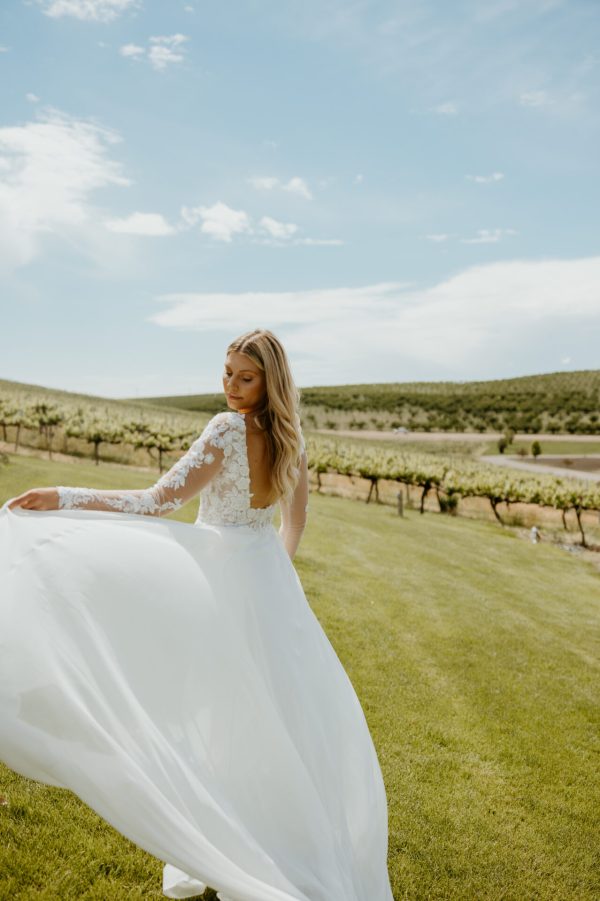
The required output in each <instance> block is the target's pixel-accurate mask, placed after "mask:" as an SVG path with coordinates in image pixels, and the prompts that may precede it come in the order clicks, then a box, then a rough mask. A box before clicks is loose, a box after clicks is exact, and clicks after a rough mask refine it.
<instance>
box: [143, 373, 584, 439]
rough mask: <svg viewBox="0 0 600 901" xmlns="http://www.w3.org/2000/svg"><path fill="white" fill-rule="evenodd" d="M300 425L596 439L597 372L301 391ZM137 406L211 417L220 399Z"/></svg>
mask: <svg viewBox="0 0 600 901" xmlns="http://www.w3.org/2000/svg"><path fill="white" fill-rule="evenodd" d="M301 395H302V406H303V410H304V418H305V419H306V420H307V422H308V423H309V424H311V425H313V426H314V427H315V428H348V427H349V428H356V429H364V428H372V427H373V426H375V427H376V428H381V429H386V428H397V427H399V426H404V427H406V428H409V429H414V430H423V431H452V432H463V431H481V432H484V431H488V430H491V431H503V430H505V429H512V430H513V431H515V432H532V433H533V432H536V433H537V432H550V433H552V432H555V433H556V432H570V433H572V434H574V433H583V434H600V370H598V369H588V370H580V371H578V372H553V373H546V374H541V375H527V376H520V377H518V378H512V379H496V380H492V381H474V382H390V383H385V384H371V385H369V384H365V385H329V386H317V387H312V388H310V387H309V388H302V389H301ZM137 402H138V403H139V402H143V403H151V404H153V405H155V406H161V405H166V406H168V407H177V408H179V409H181V410H193V411H198V412H199V411H202V412H206V413H215V412H217V411H218V410H222V409H223V407H224V404H223V394H222V393H219V394H197V395H184V396H180V397H177V396H170V397H151V398H142V399H139V398H138V400H137Z"/></svg>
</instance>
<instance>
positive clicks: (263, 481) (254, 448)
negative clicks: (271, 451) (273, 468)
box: [246, 418, 277, 509]
mask: <svg viewBox="0 0 600 901" xmlns="http://www.w3.org/2000/svg"><path fill="white" fill-rule="evenodd" d="M246 453H247V456H248V474H249V476H250V492H251V494H252V497H251V500H250V506H251V507H252V508H253V509H256V508H257V507H268V506H270V505H271V504H274V503H275V502H276V500H277V498H275V497H273V496H272V492H273V489H272V486H271V472H270V467H269V458H268V453H267V438H266V435H265V433H264V432H263V431H262V430H258V429H257V430H254V429H252V428H251V427H249V426H248V419H247V418H246Z"/></svg>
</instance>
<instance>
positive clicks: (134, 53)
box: [119, 34, 189, 72]
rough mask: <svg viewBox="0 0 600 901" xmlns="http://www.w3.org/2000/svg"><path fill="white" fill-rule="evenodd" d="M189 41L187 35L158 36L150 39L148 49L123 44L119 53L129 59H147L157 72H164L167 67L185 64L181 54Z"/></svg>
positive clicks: (136, 45)
mask: <svg viewBox="0 0 600 901" xmlns="http://www.w3.org/2000/svg"><path fill="white" fill-rule="evenodd" d="M186 41H189V37H187V35H185V34H172V35H162V36H161V35H158V36H155V37H151V38H150V43H149V45H148V47H142V46H141V45H140V44H123V45H122V46H121V47H120V48H119V53H120V54H121V56H124V57H126V58H128V59H136V60H137V59H141V58H142V57H144V56H145V57H146V59H147V60H148V62H149V63H150V65H151V66H152V68H153V69H155V70H156V71H157V72H164V70H165V69H166V68H167V66H172V65H174V64H175V63H181V62H183V59H184V56H183V53H182V52H181V51H182V50H183V44H184V43H185V42H186Z"/></svg>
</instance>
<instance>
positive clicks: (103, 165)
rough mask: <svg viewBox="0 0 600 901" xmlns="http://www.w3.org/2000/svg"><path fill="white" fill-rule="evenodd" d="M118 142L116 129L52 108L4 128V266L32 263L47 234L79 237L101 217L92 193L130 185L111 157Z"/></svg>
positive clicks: (0, 247) (0, 188)
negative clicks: (28, 119)
mask: <svg viewBox="0 0 600 901" xmlns="http://www.w3.org/2000/svg"><path fill="white" fill-rule="evenodd" d="M118 141H120V137H119V136H118V135H117V134H116V133H115V132H114V131H112V130H110V129H108V128H105V127H103V126H101V125H97V124H95V123H92V122H88V121H85V120H82V119H77V118H75V117H71V116H68V115H66V114H64V113H61V112H60V111H59V110H55V109H52V108H50V109H47V110H46V111H44V112H41V113H38V117H37V119H36V120H35V121H31V122H27V123H26V124H25V125H16V126H5V127H4V128H0V264H2V265H5V266H9V267H15V266H18V265H23V264H25V263H28V262H30V261H31V260H32V259H33V258H34V257H35V256H36V255H37V254H38V253H39V252H40V249H41V245H42V239H43V236H45V235H46V236H51V235H58V236H60V237H63V238H65V237H68V238H69V239H79V238H80V233H81V231H82V229H85V227H87V226H89V225H90V223H93V222H94V221H96V219H97V215H96V211H95V210H94V208H93V207H92V205H91V196H92V195H93V193H94V192H95V191H97V190H99V189H101V188H103V187H106V186H108V185H128V184H129V181H128V179H126V178H125V177H124V176H123V175H122V172H121V166H120V164H119V163H117V162H115V161H113V160H111V159H110V158H109V156H108V150H109V148H110V147H112V146H113V145H114V144H116V143H117V142H118Z"/></svg>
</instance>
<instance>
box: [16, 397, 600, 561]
mask: <svg viewBox="0 0 600 901" xmlns="http://www.w3.org/2000/svg"><path fill="white" fill-rule="evenodd" d="M203 426H204V423H199V422H198V421H197V417H196V416H195V415H194V414H192V413H184V412H181V411H172V410H168V409H167V408H161V407H155V408H152V407H151V406H149V405H143V404H140V405H137V406H136V405H135V404H129V403H127V402H123V401H113V402H112V403H111V402H110V401H107V402H102V401H99V400H98V399H97V398H96V399H92V398H87V399H86V398H85V397H84V396H77V395H74V396H69V395H65V396H64V397H63V398H62V399H61V400H57V401H56V402H54V403H52V402H50V399H49V397H48V395H44V394H36V393H35V392H31V391H27V390H26V389H24V388H21V389H19V388H13V390H12V393H11V394H10V395H9V396H8V397H7V396H4V397H1V396H0V429H1V430H2V437H3V439H4V441H5V442H8V441H9V440H10V441H11V442H12V445H13V448H14V451H15V452H17V451H18V449H19V446H20V444H21V443H22V442H24V441H25V440H26V442H27V443H28V444H29V445H32V444H33V446H37V447H40V446H41V447H43V448H44V449H46V450H47V451H48V455H49V457H50V458H51V457H52V452H53V450H54V451H56V450H57V447H60V449H61V450H62V451H63V452H66V453H79V454H80V455H84V454H85V449H87V455H90V454H91V455H92V456H93V458H94V460H95V462H96V464H99V462H100V460H101V459H105V457H103V454H102V450H103V448H104V449H105V450H110V453H111V455H113V456H114V453H115V450H116V449H119V448H122V449H123V450H124V449H125V448H129V450H130V451H132V452H136V451H140V450H141V451H143V452H144V453H145V454H147V459H148V460H149V461H150V462H151V464H152V465H153V466H156V468H157V469H158V472H159V473H161V472H163V470H164V469H165V467H166V465H170V459H171V458H173V457H174V458H176V457H177V456H180V455H181V454H182V453H184V452H185V451H186V450H187V449H188V448H189V447H190V445H191V443H192V442H193V441H194V440H195V439H196V438H197V437H198V435H199V434H200V432H201V431H202V428H203ZM9 436H10V438H9ZM306 445H307V453H308V463H309V467H310V468H311V470H312V471H313V473H314V474H315V476H316V479H317V485H318V487H319V488H320V486H321V475H322V474H323V473H336V474H338V475H340V476H349V477H360V478H362V479H366V480H367V481H368V482H370V483H371V485H370V491H369V495H368V497H367V501H370V500H371V498H372V497H374V498H375V499H376V500H378V499H379V483H380V481H384V482H394V483H397V484H398V485H410V486H413V487H414V488H417V489H418V490H419V492H420V510H421V512H424V509H425V507H424V504H425V499H426V498H427V496H428V495H430V494H432V495H435V497H436V498H437V502H438V504H439V509H440V511H441V512H446V513H450V514H453V513H456V512H457V507H458V503H459V501H460V499H462V498H474V497H475V498H484V499H486V500H487V501H489V504H490V506H491V509H492V511H493V513H494V516H495V517H496V519H497V520H498V521H499V522H502V516H501V513H500V511H499V507H500V505H502V504H505V505H508V506H510V505H511V504H517V503H522V504H533V505H537V506H539V507H551V508H553V509H555V510H558V511H560V513H561V515H562V520H563V525H564V527H565V528H566V519H565V517H566V514H567V512H568V511H573V512H574V514H575V516H576V518H577V523H578V528H579V531H580V534H581V543H582V545H583V546H587V540H586V535H585V531H584V524H583V519H582V515H583V514H584V513H586V512H587V513H589V512H590V511H600V484H594V483H584V482H582V481H580V480H577V479H575V478H570V479H569V478H561V477H557V476H553V475H545V474H540V475H538V474H529V473H521V472H516V471H513V472H511V471H507V470H499V469H498V468H497V467H493V466H490V465H485V464H483V463H478V462H476V461H475V460H471V459H468V458H466V457H464V456H460V455H455V454H450V453H447V454H444V455H442V454H439V453H437V454H436V453H426V452H420V451H419V452H416V451H405V450H401V449H400V448H398V449H394V448H390V447H389V446H385V447H384V446H376V445H375V444H369V443H368V442H366V441H355V442H353V441H352V439H343V438H337V437H336V438H333V439H330V438H323V437H322V436H318V435H314V434H313V435H311V434H310V433H307V441H306ZM122 456H123V458H126V456H127V455H122ZM167 458H169V460H168V461H167Z"/></svg>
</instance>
